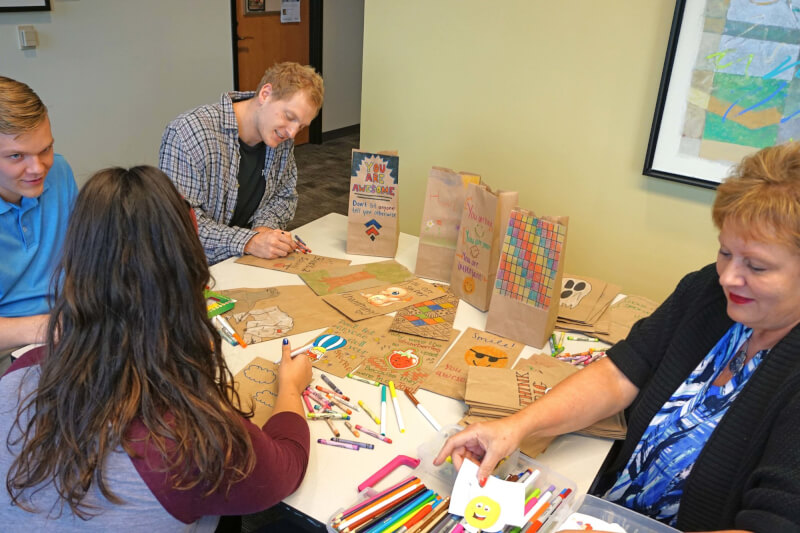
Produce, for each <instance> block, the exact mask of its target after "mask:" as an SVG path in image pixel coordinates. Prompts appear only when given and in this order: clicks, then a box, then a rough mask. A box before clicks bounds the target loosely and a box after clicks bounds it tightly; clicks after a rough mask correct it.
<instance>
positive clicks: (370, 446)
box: [331, 437, 375, 450]
mask: <svg viewBox="0 0 800 533" xmlns="http://www.w3.org/2000/svg"><path fill="white" fill-rule="evenodd" d="M331 440H332V441H333V442H344V443H346V444H353V445H355V446H358V447H359V448H366V449H368V450H372V449H374V448H375V445H374V444H369V443H368V442H359V441H357V440H348V439H343V438H341V437H333V438H332V439H331Z"/></svg>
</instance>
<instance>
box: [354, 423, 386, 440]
mask: <svg viewBox="0 0 800 533" xmlns="http://www.w3.org/2000/svg"><path fill="white" fill-rule="evenodd" d="M356 429H357V430H359V431H360V432H361V433H364V434H365V435H369V436H370V437H375V438H376V439H379V440H382V441H383V442H388V443H389V444H391V443H392V439H390V438H389V437H384V436H383V435H380V434H378V433H375V432H374V431H372V430H371V429H367V428H365V427H364V426H360V425H358V424H356Z"/></svg>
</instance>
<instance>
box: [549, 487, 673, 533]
mask: <svg viewBox="0 0 800 533" xmlns="http://www.w3.org/2000/svg"><path fill="white" fill-rule="evenodd" d="M577 512H579V513H583V514H587V515H589V516H594V517H596V518H599V519H600V520H604V521H606V522H614V523H616V524H619V525H620V526H622V528H623V529H624V530H625V531H626V533H670V532H677V533H680V532H678V530H677V529H674V528H671V527H670V526H668V525H666V524H662V523H661V522H659V521H658V520H653V519H652V518H650V517H649V516H644V515H641V514H639V513H637V512H635V511H631V510H630V509H628V508H627V507H622V506H621V505H617V504H616V503H611V502H609V501H606V500H604V499H602V498H597V497H596V496H592V495H590V494H587V495H586V497H585V498H584V499H583V503H582V504H581V506H580V507H578V510H577ZM567 516H568V515H567ZM564 519H566V516H564Z"/></svg>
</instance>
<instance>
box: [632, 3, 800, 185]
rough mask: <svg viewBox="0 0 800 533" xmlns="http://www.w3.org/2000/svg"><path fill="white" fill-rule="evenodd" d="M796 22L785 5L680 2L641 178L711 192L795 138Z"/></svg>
mask: <svg viewBox="0 0 800 533" xmlns="http://www.w3.org/2000/svg"><path fill="white" fill-rule="evenodd" d="M798 21H800V12H798V11H795V10H794V8H793V7H792V5H791V3H787V2H751V1H749V0H729V1H728V2H716V1H713V0H711V1H702V0H691V1H687V0H676V2H675V10H674V14H673V20H672V26H671V29H670V37H669V43H668V45H667V53H666V58H665V60H664V67H663V70H662V74H661V83H660V85H659V90H658V97H657V100H656V109H655V113H654V116H653V122H652V127H651V130H650V138H649V141H648V145H647V153H646V155H645V163H644V169H643V174H644V175H646V176H652V177H657V178H663V179H668V180H672V181H677V182H681V183H686V184H691V185H696V186H700V187H705V188H711V189H713V188H716V187H717V186H718V185H719V184H720V183H721V182H722V181H723V180H724V179H725V178H726V177H727V176H729V175H730V173H731V171H732V170H733V168H734V167H735V165H736V164H738V162H739V161H741V159H742V158H743V157H745V156H747V155H749V154H752V153H754V152H756V151H758V150H760V149H761V148H764V147H767V146H773V145H776V144H780V143H783V142H785V141H788V140H791V139H800V79H795V76H794V75H795V74H796V73H797V72H798V65H800V61H798V59H800V43H798V41H797V39H796V38H790V37H789V35H790V34H791V35H794V36H795V37H796V30H794V28H796V27H797V25H798V24H800V22H798ZM795 94H796V95H797V96H795Z"/></svg>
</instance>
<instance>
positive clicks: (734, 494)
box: [435, 143, 800, 532]
mask: <svg viewBox="0 0 800 533" xmlns="http://www.w3.org/2000/svg"><path fill="white" fill-rule="evenodd" d="M712 218H713V220H714V224H715V225H716V226H717V228H718V229H719V250H718V252H717V261H716V264H711V265H708V266H706V267H705V268H703V269H701V270H699V271H697V272H694V273H692V274H689V275H687V276H686V277H685V278H684V279H683V280H681V282H680V284H679V285H678V287H677V288H676V289H675V292H673V293H672V294H671V295H670V296H669V297H668V298H667V300H666V301H665V302H664V303H663V304H662V305H661V306H660V307H659V308H658V309H657V310H656V311H655V312H654V313H653V314H652V315H651V316H650V317H648V318H645V319H643V320H640V321H639V322H638V323H636V325H634V327H633V328H632V329H631V332H630V334H629V335H628V337H627V338H626V339H625V340H623V341H621V342H619V343H617V344H616V345H615V346H613V347H612V348H611V349H610V350H609V351H608V357H607V358H605V359H603V360H602V361H600V362H599V363H595V364H592V365H591V366H590V367H588V368H586V369H584V370H581V371H580V372H578V373H577V374H575V375H573V376H571V377H570V378H568V379H566V380H564V381H563V382H562V383H561V384H559V385H558V386H556V387H554V388H553V389H552V390H551V391H550V392H549V393H548V394H547V395H545V396H544V397H543V398H542V399H541V400H537V401H536V402H535V403H533V404H531V405H530V406H528V407H527V408H525V409H524V410H522V411H520V412H519V413H517V414H515V415H513V416H511V417H509V418H506V419H503V420H499V421H495V422H489V423H486V424H477V425H475V426H470V427H469V428H467V429H466V430H464V431H462V432H461V433H459V434H457V435H454V436H453V437H452V438H450V439H449V440H448V441H447V442H446V443H445V445H444V447H443V449H442V451H441V452H440V453H439V456H438V457H437V458H436V461H435V462H436V463H441V462H442V461H443V460H444V459H445V457H447V455H450V454H452V456H453V461H454V463H455V464H456V466H460V465H461V463H462V461H463V460H464V458H465V457H467V456H472V457H477V458H479V459H482V460H481V466H480V470H479V472H480V473H479V476H481V477H485V476H487V475H488V474H489V473H490V472H491V470H492V468H493V467H494V465H495V464H497V461H498V460H499V459H501V458H502V457H504V456H505V455H507V454H508V453H510V452H511V451H512V450H513V449H514V448H516V447H517V446H518V445H519V442H520V440H521V439H522V438H523V437H524V436H526V435H530V434H533V435H542V436H548V435H558V434H562V433H568V432H570V431H575V430H578V429H581V428H583V427H586V426H589V425H590V424H592V423H594V422H596V421H598V420H600V419H602V418H605V417H606V416H609V415H612V414H614V413H617V412H619V411H622V410H624V411H625V415H626V418H627V421H628V434H627V438H626V439H625V441H624V442H622V444H621V446H619V447H615V449H613V450H612V454H613V455H612V456H610V457H609V458H608V459H607V461H606V468H605V469H604V470H603V471H602V472H600V475H599V476H598V479H597V480H596V490H595V492H596V493H597V494H598V495H601V496H603V497H604V498H606V499H607V500H610V501H612V502H615V503H618V504H620V505H624V506H626V507H628V508H630V509H633V510H635V511H637V512H639V513H642V514H645V515H649V516H651V517H653V518H656V519H658V520H661V521H663V522H666V523H668V524H670V525H673V526H675V527H677V528H679V529H680V530H681V531H708V530H718V531H720V530H749V531H764V532H775V531H781V532H787V531H800V446H798V445H797V442H798V441H799V440H800V144H798V143H789V144H785V145H781V146H775V147H770V148H765V149H763V150H761V151H759V152H758V153H756V154H754V155H752V156H750V157H747V158H745V159H744V161H742V163H741V164H740V165H739V166H738V168H737V169H736V172H735V173H734V175H733V176H732V177H731V178H729V179H728V180H727V181H725V182H724V183H723V184H721V185H720V186H719V188H718V190H717V196H716V199H715V201H714V206H713V215H712Z"/></svg>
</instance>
